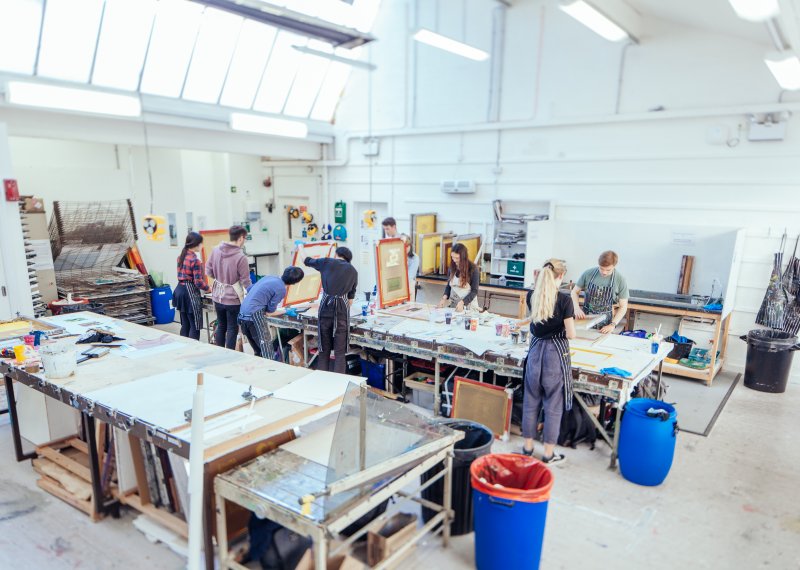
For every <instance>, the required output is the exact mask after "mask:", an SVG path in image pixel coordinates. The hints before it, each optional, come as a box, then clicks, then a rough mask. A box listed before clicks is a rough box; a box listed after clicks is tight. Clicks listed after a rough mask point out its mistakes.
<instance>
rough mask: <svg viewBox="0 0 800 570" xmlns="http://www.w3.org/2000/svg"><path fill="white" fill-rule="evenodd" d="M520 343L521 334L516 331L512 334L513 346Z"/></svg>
mask: <svg viewBox="0 0 800 570" xmlns="http://www.w3.org/2000/svg"><path fill="white" fill-rule="evenodd" d="M518 342H519V332H518V331H514V332H512V333H511V344H517V343H518Z"/></svg>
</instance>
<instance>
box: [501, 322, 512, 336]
mask: <svg viewBox="0 0 800 570" xmlns="http://www.w3.org/2000/svg"><path fill="white" fill-rule="evenodd" d="M502 326H503V336H504V337H507V336H508V335H510V334H511V324H510V323H509V322H508V321H506V322H504V323H503V325H502Z"/></svg>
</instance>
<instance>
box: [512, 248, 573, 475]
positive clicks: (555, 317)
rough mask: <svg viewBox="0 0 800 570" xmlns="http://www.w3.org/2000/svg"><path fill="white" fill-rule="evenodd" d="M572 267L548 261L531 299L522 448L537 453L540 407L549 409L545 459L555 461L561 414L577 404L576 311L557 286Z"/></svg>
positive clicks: (559, 457)
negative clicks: (574, 395)
mask: <svg viewBox="0 0 800 570" xmlns="http://www.w3.org/2000/svg"><path fill="white" fill-rule="evenodd" d="M566 272H567V266H566V264H565V263H564V262H563V261H562V260H560V259H549V260H547V261H546V262H545V263H544V265H543V266H542V269H541V270H540V271H539V275H538V277H537V278H536V285H535V287H534V290H533V292H532V294H531V295H530V296H529V299H530V305H529V308H530V314H529V319H527V320H526V321H523V322H528V321H529V322H530V330H531V345H530V348H529V349H528V357H527V360H526V362H525V371H524V389H525V392H524V400H523V404H522V437H523V438H525V443H524V444H523V448H522V452H523V453H524V454H525V455H533V452H534V438H535V437H536V428H537V425H538V422H539V412H540V411H541V409H542V408H544V431H543V432H542V441H543V442H544V453H543V455H542V461H543V462H545V463H547V464H550V465H553V464H555V463H560V462H562V461H564V455H562V454H560V453H556V452H555V445H556V443H557V441H558V435H559V432H560V431H561V416H562V415H563V412H564V410H565V409H567V410H570V409H572V362H571V359H570V352H569V339H571V338H575V336H576V333H575V312H574V307H573V304H572V301H571V300H570V297H569V295H568V294H567V293H565V292H561V291H559V290H558V286H559V285H560V284H561V281H562V280H563V279H564V275H565V274H566Z"/></svg>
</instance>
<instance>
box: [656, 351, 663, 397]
mask: <svg viewBox="0 0 800 570" xmlns="http://www.w3.org/2000/svg"><path fill="white" fill-rule="evenodd" d="M663 375H664V361H663V360H662V361H661V362H659V363H658V381H657V382H656V400H660V399H661V398H662V394H661V379H662V376H663Z"/></svg>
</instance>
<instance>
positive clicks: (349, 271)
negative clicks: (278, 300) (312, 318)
mask: <svg viewBox="0 0 800 570" xmlns="http://www.w3.org/2000/svg"><path fill="white" fill-rule="evenodd" d="M352 261H353V253H352V252H351V251H350V250H349V249H348V248H346V247H337V248H336V257H320V258H318V259H314V258H312V257H306V258H305V261H304V262H303V263H305V265H306V266H307V267H312V268H314V269H316V270H317V271H319V273H320V278H321V280H322V300H320V303H319V354H318V355H317V370H325V371H327V370H329V369H330V363H331V351H333V354H334V358H335V359H336V362H335V364H334V369H333V371H334V372H339V373H340V374H344V372H345V370H346V362H345V359H346V358H347V350H348V344H349V340H350V306H351V305H352V304H353V299H355V296H356V286H358V271H356V268H355V267H353V265H352V263H351V262H352Z"/></svg>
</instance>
